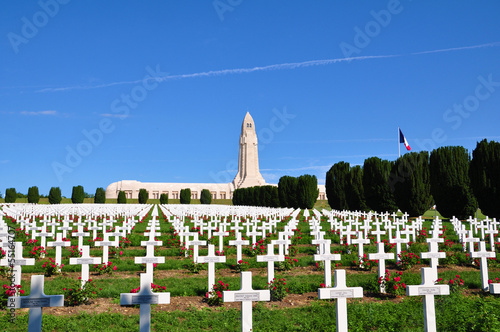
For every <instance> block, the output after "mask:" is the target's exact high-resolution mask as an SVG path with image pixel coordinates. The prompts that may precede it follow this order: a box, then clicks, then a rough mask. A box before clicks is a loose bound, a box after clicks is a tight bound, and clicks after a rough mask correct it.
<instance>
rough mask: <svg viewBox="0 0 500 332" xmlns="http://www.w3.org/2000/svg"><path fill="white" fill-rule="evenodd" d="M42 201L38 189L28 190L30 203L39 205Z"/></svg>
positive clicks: (30, 188)
mask: <svg viewBox="0 0 500 332" xmlns="http://www.w3.org/2000/svg"><path fill="white" fill-rule="evenodd" d="M39 201H40V193H39V192H38V187H37V186H34V187H29V188H28V203H32V204H38V202H39Z"/></svg>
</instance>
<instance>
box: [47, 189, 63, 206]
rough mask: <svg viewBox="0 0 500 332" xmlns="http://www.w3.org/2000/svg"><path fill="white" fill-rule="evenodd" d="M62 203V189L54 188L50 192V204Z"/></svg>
mask: <svg viewBox="0 0 500 332" xmlns="http://www.w3.org/2000/svg"><path fill="white" fill-rule="evenodd" d="M61 201H62V196H61V188H59V187H52V188H50V191H49V203H50V204H60V203H61Z"/></svg>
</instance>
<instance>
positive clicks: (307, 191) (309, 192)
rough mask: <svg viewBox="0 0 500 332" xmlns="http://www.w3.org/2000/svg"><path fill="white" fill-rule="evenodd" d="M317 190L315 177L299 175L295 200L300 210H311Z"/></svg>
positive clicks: (316, 196)
mask: <svg viewBox="0 0 500 332" xmlns="http://www.w3.org/2000/svg"><path fill="white" fill-rule="evenodd" d="M318 195H319V189H318V179H317V178H316V175H309V174H305V175H301V176H299V178H298V180H297V200H298V203H299V207H300V208H301V209H312V208H313V207H314V204H315V203H316V201H317V200H318Z"/></svg>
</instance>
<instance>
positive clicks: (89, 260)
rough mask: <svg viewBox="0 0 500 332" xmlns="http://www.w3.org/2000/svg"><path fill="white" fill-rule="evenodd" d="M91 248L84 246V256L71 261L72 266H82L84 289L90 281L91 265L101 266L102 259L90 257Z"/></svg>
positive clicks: (73, 258)
mask: <svg viewBox="0 0 500 332" xmlns="http://www.w3.org/2000/svg"><path fill="white" fill-rule="evenodd" d="M89 248H90V247H89V246H82V256H81V257H71V258H70V259H69V264H70V265H81V266H82V287H83V286H84V285H85V284H86V283H87V281H88V280H89V264H101V257H90V254H89V252H90V250H89Z"/></svg>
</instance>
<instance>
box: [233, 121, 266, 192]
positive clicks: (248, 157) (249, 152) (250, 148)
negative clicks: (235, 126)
mask: <svg viewBox="0 0 500 332" xmlns="http://www.w3.org/2000/svg"><path fill="white" fill-rule="evenodd" d="M233 184H234V187H235V188H236V189H238V188H246V187H253V186H262V185H265V184H266V181H264V178H263V177H262V175H261V174H260V172H259V152H258V150H257V134H256V133H255V123H254V122H253V119H252V116H251V115H250V113H248V112H247V114H246V115H245V118H244V119H243V124H242V125H241V135H240V150H239V156H238V174H236V177H235V178H234V180H233Z"/></svg>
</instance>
